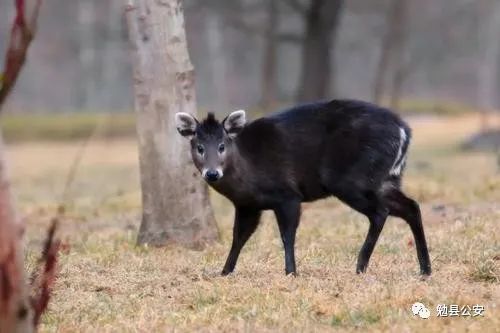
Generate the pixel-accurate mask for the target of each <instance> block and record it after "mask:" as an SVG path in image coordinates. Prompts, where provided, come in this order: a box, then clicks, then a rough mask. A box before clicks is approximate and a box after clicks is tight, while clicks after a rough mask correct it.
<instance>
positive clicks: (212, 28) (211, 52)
mask: <svg viewBox="0 0 500 333" xmlns="http://www.w3.org/2000/svg"><path fill="white" fill-rule="evenodd" d="M206 25H207V39H208V61H209V63H210V64H211V66H210V67H211V74H212V79H213V81H212V88H213V91H214V97H215V100H216V102H215V107H216V109H217V110H219V111H220V110H224V111H225V110H226V109H227V108H228V105H229V98H228V93H227V92H228V88H227V87H228V84H227V80H226V59H225V57H226V54H227V52H226V50H225V49H224V45H223V32H222V31H221V29H222V28H221V24H220V18H219V14H218V13H214V12H209V13H207V16H206Z"/></svg>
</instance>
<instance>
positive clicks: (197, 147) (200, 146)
mask: <svg viewBox="0 0 500 333" xmlns="http://www.w3.org/2000/svg"><path fill="white" fill-rule="evenodd" d="M196 151H197V152H198V154H200V155H203V153H205V148H204V147H203V146H202V145H197V146H196Z"/></svg>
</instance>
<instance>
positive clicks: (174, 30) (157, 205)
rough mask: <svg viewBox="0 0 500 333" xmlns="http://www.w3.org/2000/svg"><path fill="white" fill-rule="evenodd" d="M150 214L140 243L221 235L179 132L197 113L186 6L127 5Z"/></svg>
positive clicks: (167, 0)
mask: <svg viewBox="0 0 500 333" xmlns="http://www.w3.org/2000/svg"><path fill="white" fill-rule="evenodd" d="M126 4H127V6H126V15H127V24H128V30H129V35H130V41H131V45H132V52H133V68H134V89H135V109H136V113H137V134H138V141H139V159H140V173H141V186H142V204H143V214H142V221H141V226H140V230H139V235H138V239H137V242H138V244H151V245H155V246H162V245H166V244H168V243H170V242H175V243H180V244H183V245H186V246H190V247H199V246H201V245H203V244H204V243H206V242H209V241H212V240H214V239H216V238H217V236H218V233H217V228H216V225H215V220H214V216H213V212H212V208H211V206H210V202H209V198H208V189H207V186H206V185H205V184H204V183H202V181H201V179H200V177H199V175H198V173H197V171H196V170H195V168H194V166H193V165H192V162H191V158H190V156H189V151H190V148H189V144H188V143H187V142H185V140H183V139H182V138H181V137H180V136H179V135H178V133H177V130H176V127H175V125H174V114H175V113H176V112H181V111H182V112H188V113H191V114H193V115H194V114H196V100H195V89H194V69H193V66H192V64H191V62H190V60H189V55H188V50H187V42H186V35H185V30H184V16H183V9H182V1H178V0H162V1H145V0H137V1H134V0H127V1H126Z"/></svg>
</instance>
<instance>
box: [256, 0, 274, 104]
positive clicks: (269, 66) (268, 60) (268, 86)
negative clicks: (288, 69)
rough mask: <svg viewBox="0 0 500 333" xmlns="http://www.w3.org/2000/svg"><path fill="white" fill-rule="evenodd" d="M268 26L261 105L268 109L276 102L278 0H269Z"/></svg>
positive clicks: (265, 41) (263, 62)
mask: <svg viewBox="0 0 500 333" xmlns="http://www.w3.org/2000/svg"><path fill="white" fill-rule="evenodd" d="M267 15H268V18H267V27H266V35H265V36H264V38H265V40H264V52H263V59H262V64H263V65H262V74H261V75H262V76H261V77H262V84H261V87H262V91H261V100H260V105H261V107H262V108H263V109H264V110H266V111H267V110H268V109H269V108H270V107H271V106H272V105H273V104H274V103H275V102H276V89H277V86H276V84H277V83H276V75H277V73H276V71H277V68H276V52H277V38H276V34H277V28H278V8H277V4H276V0H269V1H268V7H267Z"/></svg>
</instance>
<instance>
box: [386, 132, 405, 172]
mask: <svg viewBox="0 0 500 333" xmlns="http://www.w3.org/2000/svg"><path fill="white" fill-rule="evenodd" d="M406 140H408V136H407V135H406V132H405V130H404V129H403V128H399V149H398V154H397V156H396V159H395V160H394V164H393V165H392V168H391V170H390V171H389V174H390V175H392V176H399V175H400V174H401V170H402V169H403V166H404V164H405V162H406V152H404V154H405V155H404V156H401V155H402V154H403V147H404V145H405V143H406Z"/></svg>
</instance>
